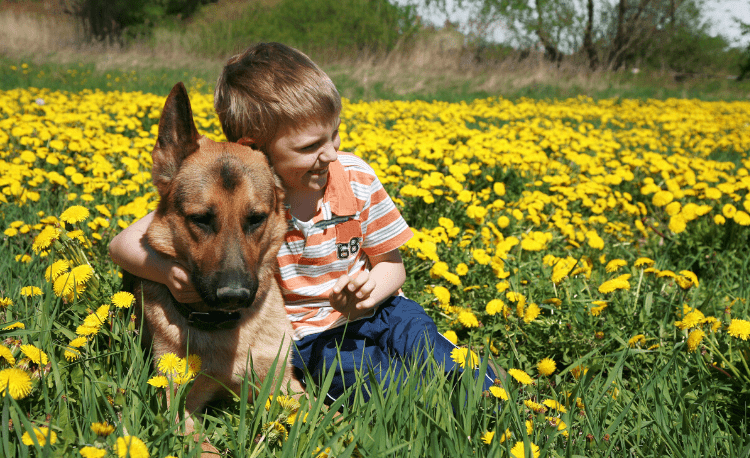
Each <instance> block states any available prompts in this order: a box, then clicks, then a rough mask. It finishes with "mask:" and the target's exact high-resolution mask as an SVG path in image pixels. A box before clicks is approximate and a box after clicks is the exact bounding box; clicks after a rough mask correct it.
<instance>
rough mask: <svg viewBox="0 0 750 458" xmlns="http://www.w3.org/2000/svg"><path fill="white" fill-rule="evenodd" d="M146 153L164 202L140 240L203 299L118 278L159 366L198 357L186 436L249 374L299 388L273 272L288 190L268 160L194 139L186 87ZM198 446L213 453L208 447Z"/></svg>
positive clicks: (179, 89)
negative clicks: (166, 358) (183, 273)
mask: <svg viewBox="0 0 750 458" xmlns="http://www.w3.org/2000/svg"><path fill="white" fill-rule="evenodd" d="M152 158H153V168H152V179H153V182H154V185H155V186H156V188H157V190H158V192H159V196H160V201H159V204H158V207H157V209H156V211H155V214H154V219H153V221H152V222H151V224H150V225H149V227H148V229H147V231H146V241H147V243H148V245H149V246H150V247H151V248H152V249H153V250H155V251H156V252H158V253H160V254H162V255H165V256H167V257H170V258H172V259H174V260H176V261H177V262H179V263H181V264H182V265H184V266H186V267H187V268H188V269H189V271H190V272H191V282H192V283H193V285H194V286H195V288H196V290H197V291H198V294H199V295H200V297H201V299H202V302H200V303H196V304H181V303H179V302H177V301H176V300H175V298H174V297H173V296H172V294H171V293H170V291H169V289H168V288H167V287H166V286H165V285H162V284H160V283H155V282H152V281H148V280H145V279H143V278H138V277H136V276H134V275H132V274H128V273H124V281H123V283H124V286H125V288H124V289H126V290H130V291H131V292H132V293H133V294H134V295H135V296H136V299H137V303H136V309H135V310H136V324H137V325H140V323H141V322H143V325H142V329H143V339H142V340H143V342H144V344H145V345H150V346H151V349H152V355H153V359H154V362H155V363H156V362H157V361H158V360H159V358H160V357H161V356H162V355H164V354H167V353H174V354H176V355H177V356H179V357H182V358H184V357H186V356H187V354H188V352H189V353H190V354H195V355H198V356H200V357H201V359H202V366H201V372H200V373H199V375H198V376H197V377H196V379H195V381H194V384H193V386H192V387H191V388H190V391H189V392H188V394H187V398H186V401H185V412H184V414H185V417H184V418H185V428H186V433H191V432H192V431H194V420H193V417H192V416H193V414H195V413H198V412H200V411H202V409H203V408H204V407H205V406H206V404H207V403H208V402H209V401H211V400H212V399H216V398H218V397H221V396H223V395H229V394H230V393H229V392H227V391H226V388H225V387H227V388H229V389H231V390H232V391H234V392H235V393H239V391H240V388H241V386H242V383H243V379H244V378H245V377H249V376H250V375H251V372H254V373H255V374H257V376H258V377H259V379H260V380H263V379H265V378H266V377H275V379H276V380H278V378H281V379H282V380H281V383H282V390H284V391H285V392H291V393H302V392H303V388H302V385H301V383H300V382H299V380H298V379H297V378H296V377H295V376H294V374H293V370H292V366H291V364H290V363H289V362H288V360H289V357H290V355H289V351H290V344H291V342H292V326H291V323H290V321H289V319H288V318H287V316H286V313H285V311H284V300H283V297H282V295H281V290H280V288H279V286H278V284H277V282H276V278H275V274H276V271H277V269H278V264H277V261H276V255H277V253H278V251H279V248H280V247H281V244H282V243H283V238H284V233H285V231H286V228H287V221H286V212H285V208H284V190H283V188H282V186H281V181H280V180H279V178H278V177H277V176H276V175H275V174H274V173H273V171H272V169H271V167H270V165H269V163H268V160H267V158H266V157H265V155H264V154H263V153H261V152H259V151H256V150H253V149H251V148H250V147H247V146H242V145H239V144H235V143H218V142H214V141H212V140H210V139H208V138H206V137H205V136H200V135H199V134H198V131H197V129H196V127H195V122H194V120H193V114H192V108H191V105H190V99H189V97H188V94H187V91H186V90H185V86H184V85H183V84H182V83H178V84H176V85H175V86H174V88H173V89H172V91H171V92H170V94H169V96H168V97H167V100H166V102H165V104H164V110H163V111H162V115H161V118H160V119H159V133H158V139H157V142H156V145H155V146H154V149H153V152H152ZM277 356H278V363H277V366H276V371H275V373H271V367H272V365H273V363H274V360H276V358H277ZM248 363H251V365H250V366H249V365H248ZM169 397H171V394H170V395H168V399H167V402H170V401H169ZM252 398H253V390H252V389H251V390H250V399H249V400H250V401H252ZM204 450H206V451H214V450H215V449H213V448H212V447H210V445H207V444H206V443H204Z"/></svg>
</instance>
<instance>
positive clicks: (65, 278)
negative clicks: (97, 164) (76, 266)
mask: <svg viewBox="0 0 750 458" xmlns="http://www.w3.org/2000/svg"><path fill="white" fill-rule="evenodd" d="M74 278H75V277H73V276H72V275H71V274H70V272H65V273H63V274H62V275H60V276H59V277H57V280H55V282H54V283H53V284H52V291H53V292H54V293H55V296H57V297H62V296H67V295H68V294H70V293H71V292H72V291H73V290H74V289H75V287H76V282H75V279H74Z"/></svg>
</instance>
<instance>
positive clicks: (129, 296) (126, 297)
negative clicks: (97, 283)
mask: <svg viewBox="0 0 750 458" xmlns="http://www.w3.org/2000/svg"><path fill="white" fill-rule="evenodd" d="M134 302H135V296H133V293H129V292H127V291H120V292H118V293H115V294H113V295H112V305H114V306H115V307H118V308H128V307H130V306H131V305H133V303H134Z"/></svg>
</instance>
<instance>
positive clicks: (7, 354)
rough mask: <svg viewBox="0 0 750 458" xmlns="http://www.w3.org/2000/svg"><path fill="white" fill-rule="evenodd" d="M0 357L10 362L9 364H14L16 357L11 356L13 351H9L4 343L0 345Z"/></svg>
mask: <svg viewBox="0 0 750 458" xmlns="http://www.w3.org/2000/svg"><path fill="white" fill-rule="evenodd" d="M0 358H2V359H4V360H5V362H6V363H8V364H10V365H11V366H12V365H14V364H16V358H14V357H13V353H12V352H11V351H10V348H8V347H6V346H5V345H0Z"/></svg>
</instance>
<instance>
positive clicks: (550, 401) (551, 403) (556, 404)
mask: <svg viewBox="0 0 750 458" xmlns="http://www.w3.org/2000/svg"><path fill="white" fill-rule="evenodd" d="M542 404H544V405H545V406H547V407H549V408H550V409H554V410H557V411H558V412H560V413H567V412H568V409H566V408H565V406H564V405H562V404H560V403H559V402H557V401H555V400H554V399H545V400H544V401H542Z"/></svg>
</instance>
